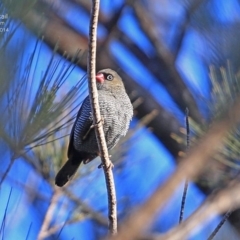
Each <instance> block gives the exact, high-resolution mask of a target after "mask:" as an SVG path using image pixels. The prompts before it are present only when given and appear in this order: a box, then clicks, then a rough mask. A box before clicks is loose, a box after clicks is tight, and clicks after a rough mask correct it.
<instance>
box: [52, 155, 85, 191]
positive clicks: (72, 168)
mask: <svg viewBox="0 0 240 240" xmlns="http://www.w3.org/2000/svg"><path fill="white" fill-rule="evenodd" d="M80 164H81V161H72V159H71V158H70V159H68V160H67V162H66V163H65V164H64V165H63V166H62V168H61V169H60V170H59V172H58V174H57V176H56V177H55V184H56V185H57V186H58V187H62V186H63V185H65V184H66V183H67V182H68V180H70V179H71V178H72V177H73V175H74V174H75V173H76V171H77V170H78V167H79V165H80Z"/></svg>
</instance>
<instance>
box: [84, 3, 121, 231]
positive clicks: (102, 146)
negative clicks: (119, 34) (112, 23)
mask: <svg viewBox="0 0 240 240" xmlns="http://www.w3.org/2000/svg"><path fill="white" fill-rule="evenodd" d="M99 2H100V1H99V0H93V4H92V10H91V17H90V26H89V45H88V47H89V48H88V49H89V52H88V81H89V96H90V101H91V107H92V113H93V122H94V125H95V126H96V127H95V133H96V137H97V142H98V148H99V152H100V155H101V159H102V164H103V169H104V175H105V180H106V186H107V192H108V211H109V212H108V217H109V230H110V233H111V234H112V235H115V234H116V233H117V207H116V203H117V201H116V191H115V184H114V178H113V173H112V163H111V161H110V159H109V154H108V149H107V144H106V140H105V135H104V131H103V121H102V119H101V114H100V110H99V102H98V92H97V86H96V80H95V79H96V74H95V71H96V46H97V23H98V12H99Z"/></svg>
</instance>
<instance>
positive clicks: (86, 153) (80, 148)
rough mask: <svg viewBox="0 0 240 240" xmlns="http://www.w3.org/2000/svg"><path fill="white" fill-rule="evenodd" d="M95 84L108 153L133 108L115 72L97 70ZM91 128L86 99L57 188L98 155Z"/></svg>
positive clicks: (90, 115) (123, 128)
mask: <svg viewBox="0 0 240 240" xmlns="http://www.w3.org/2000/svg"><path fill="white" fill-rule="evenodd" d="M96 81H97V89H98V100H99V106H100V113H101V116H102V118H103V130H104V133H105V138H106V143H107V147H108V150H110V149H112V148H113V147H114V146H115V145H116V144H117V142H118V141H119V139H120V137H121V136H124V135H125V134H126V133H127V131H128V128H129V123H130V121H131V119H132V116H133V108H132V104H131V102H130V99H129V97H128V95H127V94H126V91H125V88H124V85H123V82H122V79H121V77H120V76H119V75H118V74H117V73H116V72H115V71H113V70H111V69H104V70H101V71H99V72H98V73H97V75H96ZM92 125H93V120H92V113H91V105H90V99H89V97H86V98H85V100H84V101H83V104H82V106H81V107H80V109H79V112H78V115H77V118H76V120H75V123H74V125H73V128H72V131H71V135H70V142H69V147H68V160H67V162H66V163H65V165H64V166H63V167H62V168H61V169H60V171H59V172H58V174H57V176H56V178H55V183H56V185H57V186H60V187H62V186H63V185H65V184H66V183H67V181H68V180H69V179H70V178H71V177H72V176H73V175H74V173H75V172H76V171H77V169H78V167H79V165H80V164H81V162H84V163H87V162H89V161H91V160H93V159H94V158H96V157H97V156H98V155H99V153H98V152H99V151H98V145H97V140H96V136H95V130H94V128H93V127H92Z"/></svg>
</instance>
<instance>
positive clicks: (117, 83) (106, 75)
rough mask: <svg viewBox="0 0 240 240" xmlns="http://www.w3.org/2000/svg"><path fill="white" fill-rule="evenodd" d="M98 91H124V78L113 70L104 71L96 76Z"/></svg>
mask: <svg viewBox="0 0 240 240" xmlns="http://www.w3.org/2000/svg"><path fill="white" fill-rule="evenodd" d="M96 81H97V88H98V90H110V91H112V90H115V89H119V90H122V89H124V85H123V82H122V78H121V77H120V76H119V75H118V74H117V73H116V72H115V71H113V70H112V69H109V68H108V69H103V70H101V71H99V72H98V73H97V74H96Z"/></svg>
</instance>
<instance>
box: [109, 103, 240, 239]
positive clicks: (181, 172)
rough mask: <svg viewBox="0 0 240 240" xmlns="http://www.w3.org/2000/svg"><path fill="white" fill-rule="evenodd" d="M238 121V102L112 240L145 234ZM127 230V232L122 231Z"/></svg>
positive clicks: (239, 110) (199, 170) (239, 111)
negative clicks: (167, 203) (161, 210)
mask: <svg viewBox="0 0 240 240" xmlns="http://www.w3.org/2000/svg"><path fill="white" fill-rule="evenodd" d="M239 118H240V99H238V101H237V102H236V103H235V104H234V105H233V106H232V108H231V109H230V111H229V112H228V113H226V114H225V116H224V117H223V119H222V120H221V121H219V122H218V123H215V124H214V125H213V126H212V128H211V129H210V130H209V132H208V133H207V134H206V135H205V137H203V138H202V140H201V141H200V142H199V144H198V145H196V146H195V147H194V148H193V149H192V150H190V151H189V153H188V154H187V156H186V157H185V158H184V159H182V160H181V162H180V164H179V166H178V168H177V169H176V171H175V173H174V174H173V175H172V176H171V177H170V178H169V179H168V180H167V181H166V183H165V184H164V185H163V186H162V187H161V186H159V187H158V188H157V190H156V191H155V192H154V193H153V194H152V196H151V197H150V198H149V199H148V200H147V201H146V202H145V203H144V204H142V206H140V208H139V209H138V210H137V211H135V212H134V213H133V214H132V215H131V216H130V217H129V218H128V219H127V220H126V221H125V222H124V224H123V225H122V227H121V229H120V232H119V233H118V235H117V236H114V237H112V238H111V239H112V240H122V239H124V240H132V239H135V238H136V237H137V236H139V235H140V234H141V232H142V231H144V230H146V228H147V227H148V226H149V224H150V223H151V222H152V221H153V219H154V216H155V215H156V214H157V213H158V210H159V209H160V208H162V207H163V205H164V204H165V203H166V201H167V200H168V199H169V197H170V196H171V195H172V194H173V192H174V191H175V190H176V188H177V187H178V186H179V184H181V183H182V182H183V181H184V179H186V178H187V179H189V180H193V179H194V178H195V177H197V176H198V175H199V174H200V173H201V171H202V170H203V168H204V167H205V165H206V162H207V161H208V160H209V159H210V157H211V156H212V155H213V154H214V153H215V152H216V150H217V148H219V147H220V145H221V144H222V142H223V140H224V137H225V136H226V135H227V133H228V131H229V130H231V128H232V127H234V126H235V125H236V124H237V123H238V122H239ZM126 229H127V230H126Z"/></svg>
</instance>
